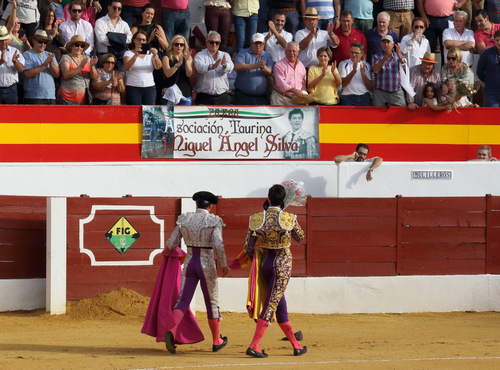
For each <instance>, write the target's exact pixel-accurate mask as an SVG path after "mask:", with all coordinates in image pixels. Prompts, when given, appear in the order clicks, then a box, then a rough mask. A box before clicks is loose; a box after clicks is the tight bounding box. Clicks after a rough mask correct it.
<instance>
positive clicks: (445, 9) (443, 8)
mask: <svg viewBox="0 0 500 370" xmlns="http://www.w3.org/2000/svg"><path fill="white" fill-rule="evenodd" d="M454 6H455V0H426V1H424V9H425V14H427V15H430V16H431V17H448V16H449V15H452V14H453V12H454V9H453V8H454Z"/></svg>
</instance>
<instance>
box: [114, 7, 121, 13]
mask: <svg viewBox="0 0 500 370" xmlns="http://www.w3.org/2000/svg"><path fill="white" fill-rule="evenodd" d="M112 8H113V10H115V11H116V10H118V11H120V12H121V10H122V8H120V7H119V6H113V7H112Z"/></svg>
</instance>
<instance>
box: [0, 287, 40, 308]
mask: <svg viewBox="0 0 500 370" xmlns="http://www.w3.org/2000/svg"><path fill="white" fill-rule="evenodd" d="M38 308H45V279H4V280H0V312H4V311H17V310H35V309H38Z"/></svg>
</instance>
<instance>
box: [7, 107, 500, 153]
mask: <svg viewBox="0 0 500 370" xmlns="http://www.w3.org/2000/svg"><path fill="white" fill-rule="evenodd" d="M193 109H196V107H195V106H193ZM0 112H1V120H0V132H1V135H0V140H1V144H2V145H0V162H123V161H179V160H190V159H165V158H161V159H159V158H141V144H142V132H143V129H142V122H143V115H142V108H141V107H140V106H84V107H72V106H23V105H11V106H9V105H3V106H1V107H0ZM498 113H499V110H498V109H497V108H459V110H457V111H455V110H454V111H452V112H433V111H431V110H429V109H427V108H423V107H420V108H419V109H417V110H416V111H410V110H408V109H407V108H405V107H389V108H386V107H357V108H353V107H320V108H319V141H320V153H321V154H320V158H319V159H309V160H310V161H317V160H320V161H321V160H323V161H331V160H332V159H333V157H334V156H335V155H336V154H347V153H351V152H353V151H354V149H355V146H356V144H358V143H365V144H368V145H369V146H370V154H371V155H372V156H381V157H383V158H384V160H388V161H464V160H468V159H472V158H475V151H476V149H477V147H478V146H480V145H490V146H491V147H492V149H493V153H494V154H496V153H499V152H500V123H499V119H498ZM174 140H175V139H174ZM174 150H175V146H174ZM497 155H498V154H497ZM191 160H193V159H191ZM221 160H249V159H221ZM279 160H293V159H279Z"/></svg>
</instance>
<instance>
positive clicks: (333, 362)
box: [129, 357, 500, 370]
mask: <svg viewBox="0 0 500 370" xmlns="http://www.w3.org/2000/svg"><path fill="white" fill-rule="evenodd" d="M469 360H500V357H431V358H388V359H380V360H337V361H308V362H301V361H296V362H260V361H258V360H256V362H255V363H250V364H214V365H194V366H193V365H186V366H162V367H148V368H140V369H129V370H160V369H161V370H164V369H209V368H216V367H230V366H231V367H233V366H234V367H236V366H241V367H243V366H276V365H323V364H352V363H370V362H401V361H405V362H409V361H414V362H417V361H469Z"/></svg>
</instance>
